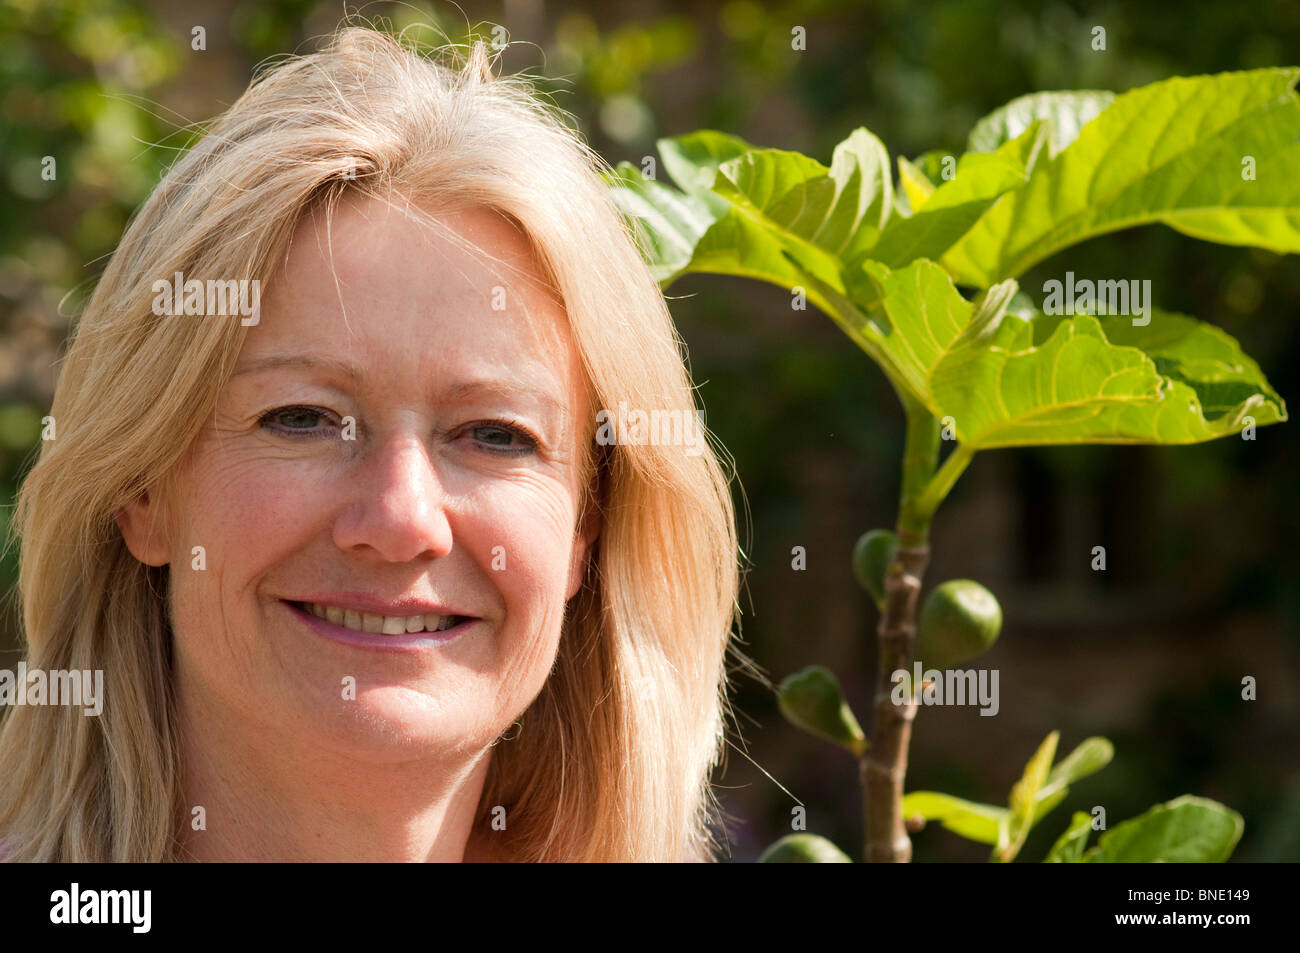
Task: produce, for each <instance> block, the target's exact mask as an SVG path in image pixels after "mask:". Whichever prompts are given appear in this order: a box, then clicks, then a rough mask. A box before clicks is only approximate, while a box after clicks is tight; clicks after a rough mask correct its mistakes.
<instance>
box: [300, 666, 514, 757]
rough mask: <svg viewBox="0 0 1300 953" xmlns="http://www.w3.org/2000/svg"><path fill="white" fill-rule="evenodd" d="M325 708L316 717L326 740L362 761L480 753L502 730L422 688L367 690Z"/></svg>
mask: <svg viewBox="0 0 1300 953" xmlns="http://www.w3.org/2000/svg"><path fill="white" fill-rule="evenodd" d="M453 697H454V696H453ZM325 707H327V708H328V710H326V711H321V712H320V715H319V717H318V718H316V719H312V721H314V722H315V725H316V729H315V730H316V733H317V734H318V736H319V738H320V742H321V744H322V745H323V746H326V747H329V748H332V749H335V750H337V751H339V752H340V753H341V754H346V755H348V756H351V757H354V758H356V759H358V760H375V759H381V760H388V759H402V760H405V759H409V758H415V757H433V756H436V755H438V754H439V753H450V752H466V751H478V750H482V749H483V748H485V747H487V746H488V745H489V744H491V742H492V740H493V739H494V738H495V737H497V736H498V735H499V734H500V732H494V731H493V730H492V729H491V727H490V726H485V725H484V724H483V722H482V719H481V718H478V717H473V715H472V713H471V712H468V711H466V710H464V709H463V708H461V706H459V705H457V706H456V707H455V708H447V707H445V706H443V705H440V704H437V703H435V702H434V700H433V699H431V698H430V697H429V696H428V695H427V694H425V693H424V692H422V691H416V690H414V689H411V688H407V687H404V686H400V685H390V686H384V687H373V688H368V689H365V690H361V691H358V692H357V694H356V698H354V699H348V700H343V701H339V700H334V701H333V702H332V703H331V704H329V705H328V706H325ZM507 725H508V722H507ZM505 727H506V725H503V726H502V730H503V731H504V730H505ZM308 730H309V731H312V730H313V729H312V728H310V727H309V728H308Z"/></svg>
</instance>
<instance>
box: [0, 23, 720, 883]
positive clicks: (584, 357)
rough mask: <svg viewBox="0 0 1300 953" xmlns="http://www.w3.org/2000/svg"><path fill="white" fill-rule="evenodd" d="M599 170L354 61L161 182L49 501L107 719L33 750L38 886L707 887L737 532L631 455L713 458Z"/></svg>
mask: <svg viewBox="0 0 1300 953" xmlns="http://www.w3.org/2000/svg"><path fill="white" fill-rule="evenodd" d="M603 168H604V166H603V165H602V163H601V162H600V160H599V159H598V158H597V157H596V156H595V155H594V154H593V153H591V152H590V151H589V150H588V149H587V148H586V147H585V146H584V145H583V144H582V143H581V141H580V140H579V139H578V138H577V137H576V135H575V134H574V133H572V132H571V131H570V130H569V129H568V127H567V126H566V125H565V123H564V122H563V121H562V118H561V117H560V116H558V115H557V113H556V111H555V110H553V109H552V108H550V107H548V106H546V105H545V104H543V103H541V102H540V101H539V100H538V98H537V97H536V95H535V94H534V93H533V92H532V90H531V89H530V87H529V86H528V85H527V84H526V83H525V82H524V81H523V80H522V79H521V78H519V77H507V78H497V77H495V76H494V75H493V73H492V70H491V65H490V62H489V57H488V54H487V52H486V50H485V49H484V47H483V46H482V44H475V45H474V46H473V48H472V50H471V52H470V54H469V55H468V57H467V58H466V60H465V62H463V63H454V64H453V66H452V67H447V66H444V65H442V64H440V63H438V62H435V61H432V60H429V59H425V58H423V57H422V56H420V55H417V54H416V53H413V52H411V51H409V50H407V49H405V48H404V47H403V46H401V45H400V44H399V43H398V42H396V41H395V40H393V39H391V38H389V37H388V36H386V35H384V34H381V33H378V32H374V31H371V30H368V29H358V28H348V29H345V30H343V31H341V32H340V34H339V35H338V36H337V37H336V38H335V40H334V42H333V44H332V45H331V46H330V48H328V49H326V50H325V51H323V52H320V53H317V54H314V55H310V56H306V57H300V58H294V59H291V60H288V61H286V62H284V63H282V64H280V65H279V66H278V67H277V68H275V69H274V70H272V71H270V72H268V73H266V74H265V75H262V76H260V77H259V78H258V79H256V80H255V81H254V82H253V84H252V85H251V86H250V88H249V89H248V91H247V92H246V93H245V94H244V95H243V96H242V97H241V98H240V99H239V100H238V101H237V102H236V103H235V104H234V106H233V107H231V109H230V110H229V111H228V112H227V113H226V114H224V115H223V116H222V117H221V118H220V119H218V120H217V121H216V123H215V124H214V125H213V126H212V127H211V129H210V130H209V131H208V132H207V134H206V135H205V136H204V138H203V139H202V140H200V141H199V142H198V144H197V145H195V146H194V147H193V148H192V149H191V150H190V151H189V152H188V153H187V154H186V155H185V156H184V157H183V158H182V159H181V160H180V161H179V162H178V163H177V165H176V166H175V167H174V168H173V169H172V170H171V171H170V172H169V174H168V175H167V176H166V177H165V178H164V180H163V181H162V183H161V185H160V186H159V187H158V189H157V190H156V192H155V193H154V194H153V195H152V196H151V197H150V199H149V200H148V201H147V202H146V203H145V205H144V207H143V208H142V209H141V210H140V212H139V214H138V216H137V217H136V218H135V220H134V221H133V222H132V223H131V225H130V227H129V228H128V229H127V232H126V234H125V236H124V237H123V240H122V242H121V245H120V247H119V248H118V249H117V251H116V253H115V254H114V255H113V257H112V260H111V261H110V263H109V265H108V267H107V269H106V271H105V273H104V275H103V277H102V279H101V280H100V282H99V284H98V286H97V288H96V291H95V293H94V295H93V297H92V298H91V300H90V302H89V304H88V306H87V309H86V311H85V314H84V315H83V317H82V318H81V320H80V323H79V327H78V330H77V333H76V337H75V341H74V342H73V344H72V346H71V349H70V351H69V353H68V355H67V358H66V360H65V362H64V364H63V367H62V368H61V373H60V376H59V380H58V385H57V390H56V393H55V398H54V404H53V408H52V410H51V417H52V418H53V428H54V434H53V436H54V439H50V440H47V441H46V442H45V444H44V446H43V448H42V453H41V456H40V459H39V462H38V463H37V464H36V466H35V467H34V468H33V470H32V471H31V473H30V474H29V475H28V477H27V479H26V480H25V482H24V485H23V487H22V489H21V492H20V496H19V500H18V506H17V512H16V515H15V520H14V525H15V530H16V534H17V537H18V539H19V541H20V544H21V573H20V583H19V589H20V595H21V599H22V604H23V618H24V624H25V631H26V639H27V645H28V656H27V659H26V665H27V668H28V670H29V671H31V670H44V671H69V670H102V672H103V684H104V690H103V694H104V703H103V710H102V713H100V714H99V715H97V716H94V717H87V716H86V715H85V714H84V713H83V711H82V710H80V709H77V708H73V707H69V706H52V705H47V706H40V705H30V706H25V707H19V708H14V709H11V710H10V713H9V714H8V715H7V716H6V718H5V721H4V724H3V730H2V731H0V765H3V770H0V836H2V837H3V838H4V840H5V842H6V844H7V846H8V850H9V854H8V858H7V859H9V860H42V861H48V860H75V861H163V860H439V861H442V860H462V859H464V860H520V861H558V860H596V861H614V860H634V861H651V860H653V861H663V860H695V859H705V858H706V857H707V856H708V851H709V848H710V846H711V844H712V839H711V836H710V832H709V824H710V822H711V820H712V818H713V816H714V810H715V808H716V805H715V804H714V803H713V801H712V798H711V794H710V789H709V775H710V772H711V770H712V768H713V767H714V766H715V765H716V764H717V763H718V762H719V759H720V756H721V754H722V751H723V744H724V730H725V726H726V720H725V717H724V715H725V713H726V710H727V708H726V696H725V687H726V680H725V655H726V651H727V648H728V645H729V641H730V636H731V632H732V627H733V624H734V622H735V607H736V592H737V582H738V580H737V555H738V547H737V541H736V532H735V522H734V514H733V510H732V505H731V499H730V492H729V488H728V481H727V478H726V476H725V475H724V474H723V472H722V470H721V468H720V466H719V464H718V461H717V458H716V456H715V455H714V453H713V452H712V450H711V449H710V448H709V447H708V446H707V444H703V443H702V441H701V442H700V443H699V444H692V442H691V441H690V440H689V439H686V438H684V437H683V438H681V439H676V440H673V439H655V437H654V435H647V434H646V433H644V431H636V430H628V429H626V428H624V429H622V430H615V431H612V432H611V431H610V430H609V429H608V428H607V427H606V428H604V429H598V426H597V420H598V419H600V420H608V419H610V414H611V411H610V409H611V408H615V407H620V408H621V407H624V406H626V407H628V408H632V409H633V410H642V411H646V412H650V411H664V412H666V413H673V412H677V413H678V414H681V413H682V412H684V416H685V417H687V418H690V419H689V421H688V424H689V425H692V426H693V425H694V424H695V420H694V407H693V401H692V389H691V383H690V380H689V376H688V374H687V372H686V370H685V368H684V365H683V361H682V356H681V351H680V345H679V341H678V339H677V337H676V335H675V332H674V329H673V326H672V324H671V320H670V317H669V315H668V312H667V309H666V307H665V304H664V301H663V298H662V296H661V295H660V293H659V290H658V287H657V286H656V285H655V283H654V282H653V280H652V278H651V277H650V275H649V274H648V272H647V271H646V269H645V267H644V266H643V264H642V260H641V258H640V256H639V253H638V252H637V249H636V246H635V243H634V241H633V240H632V238H631V236H630V234H629V232H628V230H627V229H626V226H625V225H624V223H623V222H622V220H621V219H620V218H619V216H618V213H617V211H616V210H615V208H614V207H613V206H612V204H611V203H610V201H609V199H608V197H607V195H606V192H605V188H604V185H603V183H602V181H601V178H600V175H599V173H600V172H601V171H602V169H603ZM263 292H265V293H263ZM665 419H666V417H665ZM689 430H690V426H688V427H685V428H683V429H682V430H681V431H680V433H681V434H687V432H688V431H689ZM660 436H662V435H660ZM742 660H743V659H742Z"/></svg>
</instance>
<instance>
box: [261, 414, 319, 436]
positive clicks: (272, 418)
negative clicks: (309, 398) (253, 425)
mask: <svg viewBox="0 0 1300 953" xmlns="http://www.w3.org/2000/svg"><path fill="white" fill-rule="evenodd" d="M325 416H327V412H326V411H324V410H318V409H316V408H315V407H278V408H276V409H275V410H271V411H268V412H267V413H265V414H263V415H262V418H261V419H260V420H259V421H258V423H260V424H261V425H262V426H263V427H268V428H269V429H271V430H275V431H279V432H280V433H287V434H294V435H304V436H315V435H318V434H322V433H324V431H323V430H321V429H320V428H318V427H317V426H316V424H318V423H320V421H321V419H322V418H323V417H325Z"/></svg>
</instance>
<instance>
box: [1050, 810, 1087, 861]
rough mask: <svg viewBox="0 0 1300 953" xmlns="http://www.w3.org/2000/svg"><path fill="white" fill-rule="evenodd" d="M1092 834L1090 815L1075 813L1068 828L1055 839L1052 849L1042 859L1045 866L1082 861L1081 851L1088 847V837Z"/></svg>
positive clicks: (1080, 812)
mask: <svg viewBox="0 0 1300 953" xmlns="http://www.w3.org/2000/svg"><path fill="white" fill-rule="evenodd" d="M1091 833H1092V815H1091V814H1085V813H1084V812H1083V811H1075V812H1074V815H1073V816H1072V817H1071V818H1070V826H1069V827H1067V828H1066V829H1065V833H1064V834H1062V835H1061V836H1060V837H1058V838H1057V839H1056V843H1054V844H1053V845H1052V849H1051V850H1049V851H1048V852H1047V856H1046V857H1044V858H1043V863H1045V864H1077V863H1079V861H1081V860H1082V859H1083V849H1084V848H1085V847H1086V846H1087V845H1088V835H1089V834H1091Z"/></svg>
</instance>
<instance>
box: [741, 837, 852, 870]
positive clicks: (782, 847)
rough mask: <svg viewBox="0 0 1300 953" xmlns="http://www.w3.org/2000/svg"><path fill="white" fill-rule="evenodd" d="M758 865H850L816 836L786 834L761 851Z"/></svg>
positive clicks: (841, 854)
mask: <svg viewBox="0 0 1300 953" xmlns="http://www.w3.org/2000/svg"><path fill="white" fill-rule="evenodd" d="M758 862H759V863H760V864H851V863H853V861H852V860H850V859H849V855H848V854H846V853H844V851H842V850H840V849H839V848H838V847H836V846H835V845H834V844H832V843H831V842H830V841H828V840H827V839H826V838H825V837H818V836H817V835H816V834H787V835H786V836H785V837H782V838H781V839H780V840H779V841H777V842H776V843H775V844H773V845H772V846H771V847H769V848H768V849H767V850H765V851H763V856H762V857H760V858H758Z"/></svg>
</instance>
